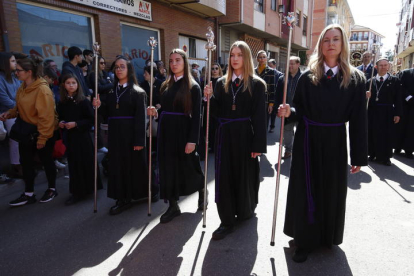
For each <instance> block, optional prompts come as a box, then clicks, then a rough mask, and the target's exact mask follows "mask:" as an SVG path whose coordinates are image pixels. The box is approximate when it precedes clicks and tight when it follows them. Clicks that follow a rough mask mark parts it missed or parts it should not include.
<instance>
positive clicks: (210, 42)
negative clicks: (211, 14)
mask: <svg viewBox="0 0 414 276" xmlns="http://www.w3.org/2000/svg"><path fill="white" fill-rule="evenodd" d="M207 30H208V32H207V33H206V37H207V44H206V50H207V58H208V60H207V63H206V72H207V79H206V80H205V83H206V84H208V85H209V86H210V85H211V70H210V68H211V52H212V51H214V50H215V49H216V45H214V33H213V30H212V28H211V27H210V26H208V28H207ZM206 116H207V118H206V148H205V153H206V154H205V161H204V206H203V228H206V210H207V168H208V139H209V137H208V136H209V135H208V133H209V128H210V97H207V114H206Z"/></svg>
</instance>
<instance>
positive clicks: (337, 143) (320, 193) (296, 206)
mask: <svg viewBox="0 0 414 276" xmlns="http://www.w3.org/2000/svg"><path fill="white" fill-rule="evenodd" d="M309 74H310V72H309V71H307V72H305V73H304V74H303V75H302V76H301V77H300V79H299V81H298V85H297V87H296V92H295V96H294V99H293V106H294V108H295V109H296V110H295V111H294V110H292V115H291V117H292V116H293V118H295V117H296V118H297V120H298V126H297V129H296V134H295V140H294V144H293V156H292V164H291V170H290V179H289V188H288V197H287V204H286V217H285V226H284V233H285V234H286V235H288V236H290V237H293V238H294V239H295V243H296V244H297V245H298V246H299V247H304V248H310V249H311V248H316V247H318V246H320V245H326V246H328V247H330V246H331V245H332V244H336V245H338V244H341V243H342V239H343V233H344V223H345V205H346V194H347V176H348V152H347V139H346V136H347V134H346V127H345V125H344V123H345V122H349V141H350V155H351V164H352V165H353V166H365V165H367V163H368V160H367V111H366V94H365V79H363V80H362V79H361V78H360V77H357V78H358V80H356V78H355V76H353V77H352V78H353V80H352V82H351V84H350V85H349V86H348V88H347V89H344V88H340V80H341V79H340V77H339V76H336V77H334V78H333V79H331V80H328V79H327V78H326V77H324V78H322V80H321V81H320V84H319V85H317V86H315V85H314V84H312V83H311V80H310V78H309ZM304 116H306V118H308V119H310V120H312V121H315V122H318V123H325V124H341V126H314V125H310V126H309V139H308V145H309V149H310V150H309V162H308V164H309V166H310V167H309V173H310V186H311V193H312V197H313V201H314V203H315V212H314V213H313V218H314V220H315V221H314V223H310V217H309V216H308V210H309V208H308V202H310V201H308V199H307V182H306V169H305V167H306V166H305V157H304V153H305V151H304V145H305V143H304V142H305V134H306V129H305V123H304ZM293 118H292V119H293Z"/></svg>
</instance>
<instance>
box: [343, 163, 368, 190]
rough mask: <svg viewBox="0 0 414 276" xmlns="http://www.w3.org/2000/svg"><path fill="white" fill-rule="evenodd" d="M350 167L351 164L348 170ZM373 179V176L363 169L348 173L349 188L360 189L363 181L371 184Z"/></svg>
mask: <svg viewBox="0 0 414 276" xmlns="http://www.w3.org/2000/svg"><path fill="white" fill-rule="evenodd" d="M365 168H367V167H365ZM350 169H351V166H348V171H349V170H350ZM368 170H369V169H368ZM371 181H372V177H371V176H370V175H369V174H367V173H366V172H364V171H362V170H361V171H359V172H358V173H356V174H350V173H349V174H348V188H350V189H352V190H359V189H361V186H362V185H361V184H362V183H367V184H369V183H371Z"/></svg>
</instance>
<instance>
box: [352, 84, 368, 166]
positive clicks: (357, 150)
mask: <svg viewBox="0 0 414 276" xmlns="http://www.w3.org/2000/svg"><path fill="white" fill-rule="evenodd" d="M351 85H353V84H352V83H351V84H350V87H349V88H348V89H355V91H354V93H355V96H354V102H353V106H352V110H351V115H350V118H349V144H350V156H351V165H352V166H366V165H368V123H367V101H366V91H365V83H364V80H359V81H358V83H357V84H356V85H355V86H354V87H353V88H352V87H351ZM350 92H351V91H350Z"/></svg>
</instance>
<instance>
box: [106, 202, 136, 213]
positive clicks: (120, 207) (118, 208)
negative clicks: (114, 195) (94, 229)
mask: <svg viewBox="0 0 414 276" xmlns="http://www.w3.org/2000/svg"><path fill="white" fill-rule="evenodd" d="M131 207H132V202H131V200H117V201H116V204H115V205H114V206H112V207H111V209H109V214H110V215H118V214H120V213H122V212H123V211H125V210H126V209H129V208H131Z"/></svg>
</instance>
